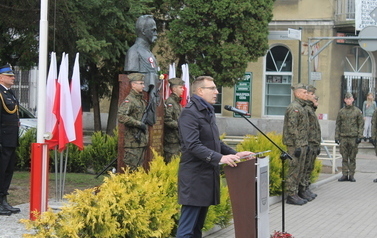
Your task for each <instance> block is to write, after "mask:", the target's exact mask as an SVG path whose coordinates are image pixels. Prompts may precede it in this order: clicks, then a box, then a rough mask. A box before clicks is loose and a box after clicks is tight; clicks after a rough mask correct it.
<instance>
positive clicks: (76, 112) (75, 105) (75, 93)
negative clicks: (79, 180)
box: [71, 53, 84, 150]
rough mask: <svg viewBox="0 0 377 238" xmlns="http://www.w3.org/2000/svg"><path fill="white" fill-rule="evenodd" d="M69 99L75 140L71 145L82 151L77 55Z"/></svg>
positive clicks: (77, 55) (77, 56)
mask: <svg viewBox="0 0 377 238" xmlns="http://www.w3.org/2000/svg"><path fill="white" fill-rule="evenodd" d="M71 99H72V112H73V118H74V130H75V135H76V140H73V141H72V143H73V144H75V145H76V146H77V147H79V148H80V150H82V149H83V148H84V140H83V129H82V107H81V86H80V65H79V53H77V54H76V59H75V64H74V66H73V74H72V81H71Z"/></svg>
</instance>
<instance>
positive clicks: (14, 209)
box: [1, 196, 21, 213]
mask: <svg viewBox="0 0 377 238" xmlns="http://www.w3.org/2000/svg"><path fill="white" fill-rule="evenodd" d="M1 205H2V206H3V208H4V209H5V210H8V211H10V212H11V213H20V212H21V209H19V208H17V207H12V206H11V205H9V203H8V201H7V196H3V200H2V204H1Z"/></svg>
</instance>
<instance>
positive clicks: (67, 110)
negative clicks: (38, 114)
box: [53, 53, 76, 151]
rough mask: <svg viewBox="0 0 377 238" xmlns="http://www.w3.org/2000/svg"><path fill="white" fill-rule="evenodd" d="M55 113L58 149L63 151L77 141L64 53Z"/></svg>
mask: <svg viewBox="0 0 377 238" xmlns="http://www.w3.org/2000/svg"><path fill="white" fill-rule="evenodd" d="M53 111H54V114H55V115H56V117H57V119H58V128H59V148H58V149H59V151H62V150H64V149H65V148H66V145H67V143H69V142H71V141H74V140H76V135H75V126H74V119H73V111H72V100H71V92H70V90H69V82H68V55H66V54H65V53H63V56H62V62H61V64H60V69H59V76H58V83H57V87H56V97H55V102H54V110H53Z"/></svg>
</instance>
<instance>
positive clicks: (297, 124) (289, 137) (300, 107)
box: [283, 84, 309, 205]
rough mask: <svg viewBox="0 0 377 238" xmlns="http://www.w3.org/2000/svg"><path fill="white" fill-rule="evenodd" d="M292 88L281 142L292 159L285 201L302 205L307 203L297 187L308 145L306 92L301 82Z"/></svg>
mask: <svg viewBox="0 0 377 238" xmlns="http://www.w3.org/2000/svg"><path fill="white" fill-rule="evenodd" d="M292 90H293V93H294V96H295V100H294V101H293V102H292V103H291V104H289V106H288V107H287V110H286V112H285V116H284V126H283V143H284V144H285V145H286V146H287V148H288V153H289V154H290V155H291V156H292V160H289V167H288V175H287V178H286V192H287V194H288V196H287V203H288V204H293V205H303V204H305V203H307V200H306V199H303V198H301V197H299V196H298V188H299V183H300V181H301V177H302V175H303V169H304V163H305V160H306V152H307V147H308V129H309V119H308V111H307V110H306V109H305V108H304V107H305V105H306V100H307V97H308V92H307V90H306V86H305V85H303V84H297V85H295V86H293V87H292Z"/></svg>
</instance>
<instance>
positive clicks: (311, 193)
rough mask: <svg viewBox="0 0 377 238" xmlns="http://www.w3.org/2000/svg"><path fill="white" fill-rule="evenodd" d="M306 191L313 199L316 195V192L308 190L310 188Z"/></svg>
mask: <svg viewBox="0 0 377 238" xmlns="http://www.w3.org/2000/svg"><path fill="white" fill-rule="evenodd" d="M306 192H307V193H308V194H309V195H310V196H311V197H312V198H313V199H314V198H316V197H317V194H316V193H313V192H312V191H310V189H307V190H306Z"/></svg>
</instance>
